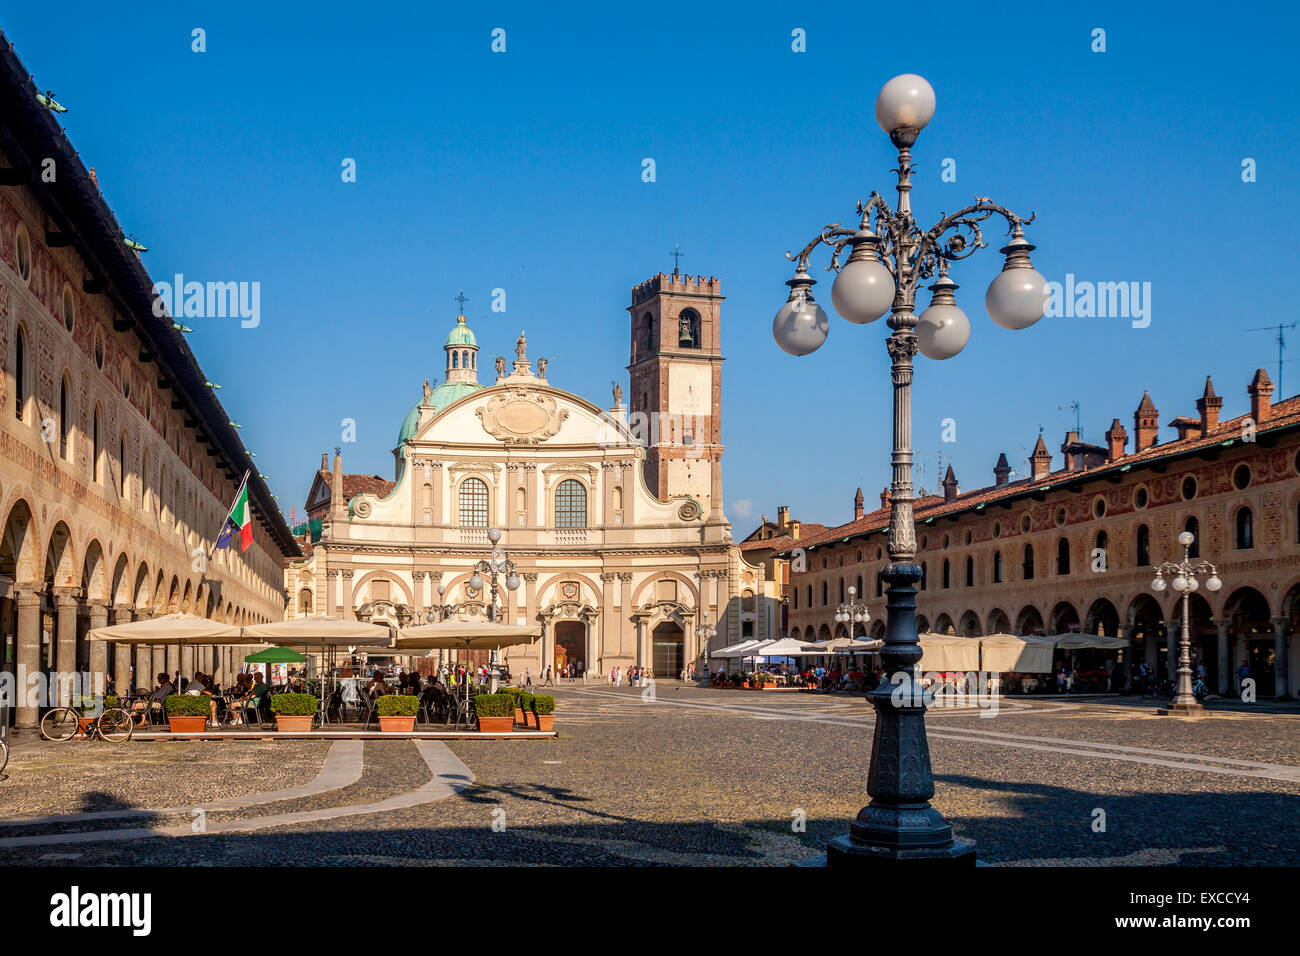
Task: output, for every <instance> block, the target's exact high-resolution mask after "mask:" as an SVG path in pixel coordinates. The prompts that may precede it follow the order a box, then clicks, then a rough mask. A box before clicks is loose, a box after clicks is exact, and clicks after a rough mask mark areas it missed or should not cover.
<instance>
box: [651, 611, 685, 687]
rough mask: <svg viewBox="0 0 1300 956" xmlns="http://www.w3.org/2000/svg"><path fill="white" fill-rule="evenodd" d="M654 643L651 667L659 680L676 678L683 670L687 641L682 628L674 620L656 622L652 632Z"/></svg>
mask: <svg viewBox="0 0 1300 956" xmlns="http://www.w3.org/2000/svg"><path fill="white" fill-rule="evenodd" d="M650 640H651V642H652V643H653V647H652V648H651V655H650V667H651V668H652V669H653V671H654V676H655V678H656V679H658V680H676V679H677V676H678V675H679V674H680V673H681V671H682V664H683V657H684V654H685V646H684V645H685V641H684V638H683V635H682V629H681V628H680V627H679V626H678V625H676V624H674V623H673V622H672V621H664V622H663V623H661V624H656V625H655V629H654V630H653V631H652V632H651V634H650Z"/></svg>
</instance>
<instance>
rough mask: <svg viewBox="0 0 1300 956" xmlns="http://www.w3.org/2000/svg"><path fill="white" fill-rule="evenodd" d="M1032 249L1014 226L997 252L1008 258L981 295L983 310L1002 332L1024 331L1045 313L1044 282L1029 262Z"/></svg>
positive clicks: (1045, 282)
mask: <svg viewBox="0 0 1300 956" xmlns="http://www.w3.org/2000/svg"><path fill="white" fill-rule="evenodd" d="M1033 249H1034V247H1033V245H1031V244H1030V243H1029V241H1028V240H1027V239H1025V235H1024V230H1022V229H1021V227H1020V226H1019V225H1018V224H1017V226H1016V227H1015V230H1014V232H1013V234H1012V237H1011V241H1010V242H1009V243H1007V245H1005V246H1003V247H1002V248H1001V249H1000V250H998V251H999V252H1001V253H1002V254H1003V255H1005V256H1006V257H1007V261H1006V262H1005V263H1004V264H1003V266H1002V271H1001V272H999V273H998V275H997V278H995V279H994V280H993V281H992V282H991V283H989V290H988V292H986V293H985V294H984V308H985V309H987V310H988V313H989V318H990V319H992V320H993V321H994V322H996V323H997V324H998V325H1000V326H1001V327H1002V328H1004V329H1010V330H1012V331H1019V330H1020V329H1027V328H1029V327H1030V326H1031V325H1033V324H1034V323H1035V322H1037V321H1038V320H1039V319H1041V318H1042V317H1043V313H1044V312H1045V311H1047V280H1046V279H1044V278H1043V276H1042V275H1041V274H1040V273H1039V272H1038V270H1037V269H1035V268H1034V267H1033V264H1032V263H1031V262H1030V261H1029V253H1030V252H1032V251H1033Z"/></svg>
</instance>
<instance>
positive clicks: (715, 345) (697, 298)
mask: <svg viewBox="0 0 1300 956" xmlns="http://www.w3.org/2000/svg"><path fill="white" fill-rule="evenodd" d="M722 299H723V296H722V280H721V279H716V278H713V277H712V276H710V277H709V278H707V279H706V278H704V277H703V276H684V275H681V274H680V273H679V272H678V270H677V269H673V272H672V274H671V275H668V274H666V273H663V272H661V273H659V274H658V275H655V276H652V277H651V278H649V279H647V280H646V281H645V282H642V283H641V284H640V285H638V286H636V287H635V288H634V289H633V290H632V304H631V305H630V306H629V307H628V312H629V313H630V315H631V319H632V322H631V330H632V342H631V360H630V363H629V364H628V367H627V369H628V372H629V373H630V374H631V389H632V391H631V394H630V396H629V401H628V408H629V412H630V414H629V416H628V425H629V426H630V427H631V429H632V432H633V434H635V435H636V436H637V437H638V438H639V439H640V440H641V441H642V442H643V444H644V445H645V449H646V460H645V478H646V485H647V486H649V488H650V490H651V491H652V492H653V493H654V494H655V495H656V496H657V497H658V498H659V499H660V500H661V501H665V500H667V499H669V498H671V497H673V496H674V495H689V496H690V497H692V498H694V499H695V500H697V501H698V502H699V503H700V505H701V507H702V509H703V514H702V516H701V517H703V518H704V519H706V521H707V522H708V523H710V524H714V523H722V522H724V521H725V519H724V518H723V516H722V361H723V359H722V339H721V334H720V324H721V313H722Z"/></svg>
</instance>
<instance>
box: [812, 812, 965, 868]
mask: <svg viewBox="0 0 1300 956" xmlns="http://www.w3.org/2000/svg"><path fill="white" fill-rule="evenodd" d="M877 817H879V818H880V819H876V818H877ZM826 863H827V865H828V866H896V865H905V864H909V863H926V864H932V865H943V864H946V865H948V866H951V867H956V868H961V869H974V868H975V847H974V846H973V845H971V844H969V843H966V842H964V841H962V840H954V839H953V838H952V828H951V827H949V826H948V824H947V823H945V822H944V819H943V817H942V816H941V815H940V813H939V811H937V810H935V809H933V808H932V807H930V806H929V805H928V804H925V805H919V806H916V807H900V808H897V809H889V810H885V809H884V808H878V807H870V806H868V807H863V809H862V812H861V813H860V814H858V819H857V820H854V821H853V823H851V824H850V825H849V835H848V836H841V837H836V838H835V839H833V840H831V842H830V843H828V844H826Z"/></svg>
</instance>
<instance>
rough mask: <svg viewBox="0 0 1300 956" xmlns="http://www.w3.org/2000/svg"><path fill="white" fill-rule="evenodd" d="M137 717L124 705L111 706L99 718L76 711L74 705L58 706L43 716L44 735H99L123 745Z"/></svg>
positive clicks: (50, 737)
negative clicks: (124, 707) (123, 707)
mask: <svg viewBox="0 0 1300 956" xmlns="http://www.w3.org/2000/svg"><path fill="white" fill-rule="evenodd" d="M134 730H135V720H134V719H132V717H131V714H130V713H129V712H128V711H126V710H124V709H122V708H121V707H109V708H107V709H105V711H104V712H103V713H102V714H100V715H99V716H98V717H90V716H85V715H82V714H79V713H77V711H76V710H74V709H73V708H71V707H56V708H54V709H53V710H51V711H50V712H49V713H48V714H46V715H45V716H44V717H42V718H41V736H42V737H44V738H45V739H46V740H59V741H62V740H71V739H72V738H73V737H76V736H78V735H81V736H83V737H85V739H86V740H92V739H94V738H95V737H99V738H100V739H101V740H107V741H109V742H110V743H115V744H120V743H125V742H126V741H128V740H130V739H131V733H132V731H134Z"/></svg>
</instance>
